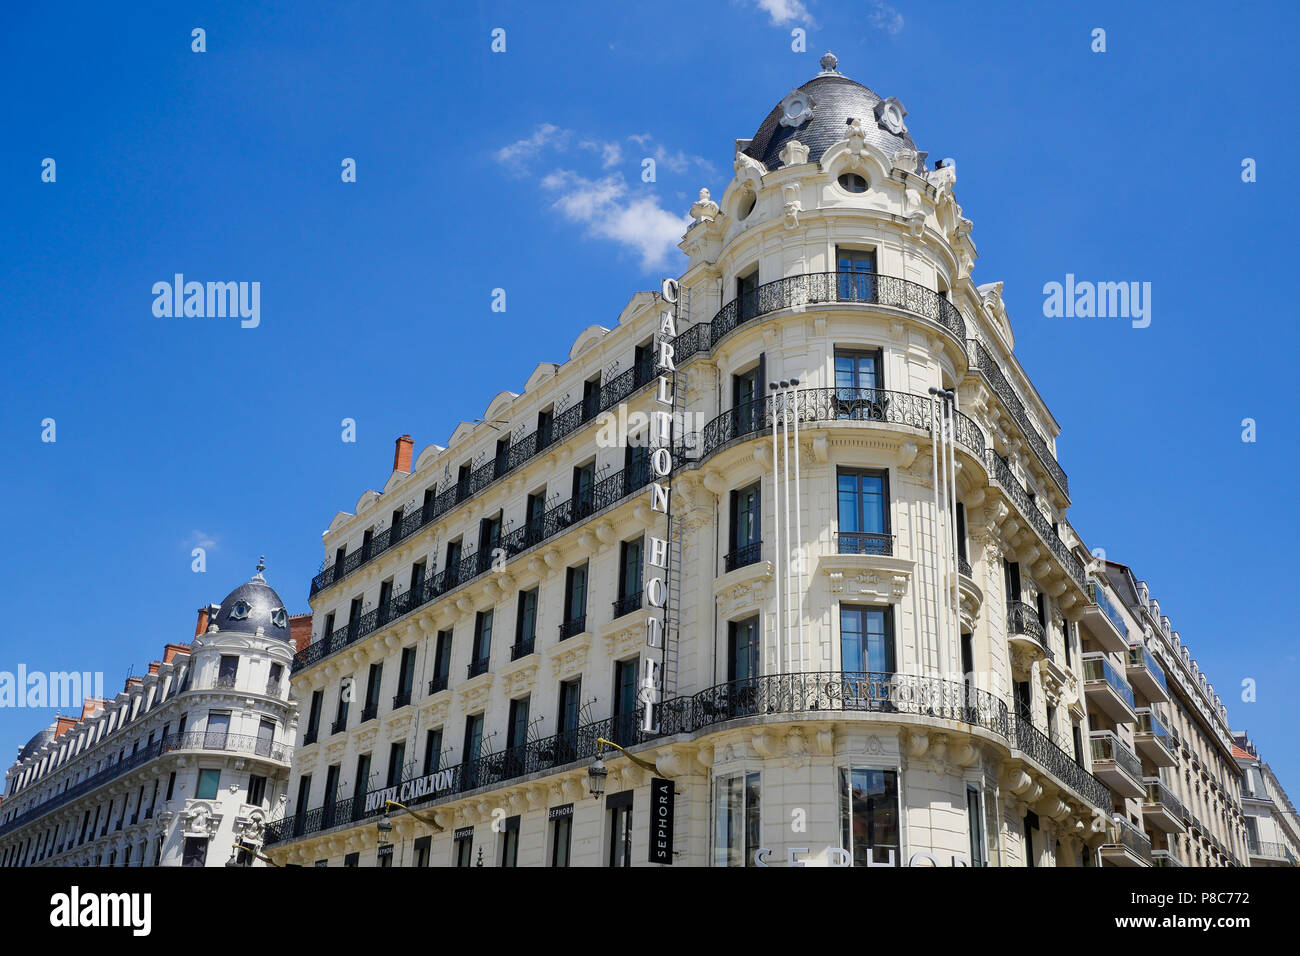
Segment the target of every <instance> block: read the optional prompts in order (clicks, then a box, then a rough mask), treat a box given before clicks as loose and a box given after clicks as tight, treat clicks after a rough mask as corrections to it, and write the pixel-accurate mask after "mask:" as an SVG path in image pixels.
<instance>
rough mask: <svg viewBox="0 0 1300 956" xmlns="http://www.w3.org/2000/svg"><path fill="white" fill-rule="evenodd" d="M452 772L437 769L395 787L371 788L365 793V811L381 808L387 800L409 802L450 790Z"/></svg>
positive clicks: (369, 811) (370, 811) (371, 811)
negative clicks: (371, 789)
mask: <svg viewBox="0 0 1300 956" xmlns="http://www.w3.org/2000/svg"><path fill="white" fill-rule="evenodd" d="M452 783H453V780H452V773H451V771H450V770H438V771H435V772H434V773H429V774H425V775H424V776H423V777H416V778H415V779H414V780H408V781H406V783H403V784H401V785H399V786H396V787H387V788H385V789H383V790H373V791H371V792H370V793H368V794H366V813H374V812H376V811H377V810H382V809H384V807H385V806H386V805H387V803H388V801H389V800H392V801H393V802H395V803H411V802H412V801H415V800H420V799H423V798H424V797H436V796H440V795H442V794H443V793H444V792H447V791H449V790H451V787H452Z"/></svg>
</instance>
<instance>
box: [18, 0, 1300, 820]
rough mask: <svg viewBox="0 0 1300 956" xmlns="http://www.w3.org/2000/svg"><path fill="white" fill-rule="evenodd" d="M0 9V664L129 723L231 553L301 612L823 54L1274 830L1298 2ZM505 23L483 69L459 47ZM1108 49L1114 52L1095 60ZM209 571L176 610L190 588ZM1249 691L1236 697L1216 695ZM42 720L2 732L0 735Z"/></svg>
mask: <svg viewBox="0 0 1300 956" xmlns="http://www.w3.org/2000/svg"><path fill="white" fill-rule="evenodd" d="M133 6H135V5H133ZM462 7H463V8H462ZM5 17H6V20H7V23H6V24H5V29H4V30H2V31H0V74H2V75H3V78H4V88H5V89H8V90H9V91H10V92H9V94H8V96H6V97H5V98H4V102H3V105H2V106H0V124H2V128H3V130H4V133H3V142H4V147H5V148H4V149H3V151H2V153H0V208H2V209H3V213H4V214H3V216H0V306H2V308H0V329H2V333H3V341H2V345H3V347H0V375H2V376H3V382H4V386H3V402H0V435H2V436H3V440H4V450H5V454H4V455H3V456H0V490H2V491H3V495H2V496H0V501H2V502H3V505H2V506H0V507H3V522H4V528H5V530H6V532H7V533H6V536H5V538H6V543H5V546H4V547H3V549H0V582H3V588H4V590H5V591H6V592H7V593H5V595H4V598H5V600H4V607H5V610H6V613H5V614H4V620H3V623H0V670H10V671H13V670H16V668H17V666H18V664H19V663H22V664H25V665H26V666H27V667H28V669H29V670H70V669H75V670H102V671H104V672H105V674H106V675H107V680H108V684H109V687H110V689H116V688H117V687H120V686H121V682H122V680H123V678H124V677H125V676H126V674H127V670H128V668H130V667H132V666H134V668H135V672H136V673H139V672H140V670H141V668H142V667H143V665H144V664H145V663H146V662H147V661H149V660H150V659H152V658H154V657H156V656H157V655H158V652H159V650H160V648H161V646H162V645H163V644H164V643H165V642H167V641H172V640H187V639H189V637H190V635H191V634H192V628H193V621H194V609H195V608H197V607H199V606H200V605H202V604H206V603H207V602H209V601H219V600H220V599H221V598H222V597H223V596H224V595H225V594H226V593H227V592H228V591H229V590H230V589H232V588H233V587H235V586H236V585H237V584H238V583H240V582H241V581H243V580H245V579H247V577H248V576H249V575H250V574H251V573H252V570H253V566H254V565H255V564H256V562H257V558H258V555H259V554H266V555H267V564H268V570H267V577H268V579H269V581H270V582H271V583H272V584H273V585H275V586H276V587H277V588H278V589H279V590H280V592H281V594H282V595H283V596H284V597H285V599H286V601H287V602H288V603H289V605H290V607H291V609H292V610H306V609H307V590H308V583H309V580H310V578H311V576H312V574H314V573H315V571H316V570H317V569H318V567H319V566H320V564H321V559H322V552H321V547H320V538H319V535H320V533H321V531H322V530H323V529H324V528H325V527H326V525H327V524H328V523H329V521H330V519H331V518H332V516H333V515H334V513H335V511H336V510H338V509H341V508H342V509H347V510H351V508H352V506H353V504H354V503H355V501H356V500H357V498H358V496H359V495H360V493H361V492H362V491H363V490H364V489H366V488H369V487H374V488H378V487H382V485H383V483H384V481H385V480H386V478H387V476H388V472H389V465H390V463H391V456H392V443H393V439H394V437H395V436H397V435H399V434H402V433H403V432H409V433H410V434H411V435H413V436H414V438H415V442H416V449H417V452H418V450H419V449H421V448H423V447H424V446H425V445H427V444H429V443H431V442H439V443H445V442H446V440H447V438H448V436H449V435H450V433H451V431H452V429H453V428H454V427H455V425H456V423H457V422H458V421H460V420H461V419H472V418H474V417H477V416H479V415H481V414H482V411H483V409H484V407H485V406H486V404H487V402H488V400H489V399H490V398H491V397H492V396H493V395H494V394H496V393H497V392H498V391H500V390H501V389H506V388H509V389H512V390H515V391H520V390H522V386H523V382H524V381H525V379H526V378H527V376H528V374H529V373H530V372H531V371H532V369H533V367H534V366H535V365H536V363H537V362H538V361H540V360H543V359H547V360H556V361H558V360H561V359H563V358H564V357H565V356H566V355H567V353H568V349H569V347H570V345H571V343H572V341H573V338H574V337H575V335H576V334H577V332H578V331H580V330H581V329H582V328H584V327H586V326H587V325H590V324H593V323H601V324H606V325H612V324H613V323H614V321H615V320H616V318H617V315H618V313H619V311H620V310H621V308H622V306H623V305H624V304H625V303H626V301H627V299H628V298H629V297H630V296H631V295H632V294H633V293H634V292H636V291H637V290H642V289H648V288H651V287H653V286H654V285H656V283H657V279H658V277H659V276H660V275H661V274H663V273H666V272H675V271H678V270H679V269H680V268H681V266H682V263H683V260H682V258H681V257H680V254H679V253H677V251H676V250H675V248H674V247H673V244H672V242H671V241H669V238H670V237H671V236H672V235H673V232H674V230H677V231H678V232H679V231H680V221H681V219H682V217H683V216H684V215H685V212H686V210H687V208H688V207H689V205H690V202H691V200H692V199H693V198H694V197H695V194H696V192H697V191H698V190H699V188H700V187H701V186H707V187H709V188H710V189H712V190H713V192H714V194H715V196H716V195H719V194H720V193H721V191H722V189H723V187H724V186H725V184H726V182H727V179H728V176H729V173H730V166H731V151H732V140H733V139H735V138H737V137H740V138H745V137H749V136H752V135H753V133H754V131H755V130H756V129H757V128H758V125H759V123H760V122H761V121H762V119H763V117H764V116H765V115H766V114H767V112H768V111H769V110H770V109H771V108H772V106H773V105H775V104H776V103H777V102H778V101H779V100H780V99H781V98H782V97H783V96H784V95H785V93H786V92H788V91H789V90H790V89H791V88H793V87H794V86H797V85H798V84H800V83H802V82H804V81H805V80H807V79H808V78H810V77H811V76H812V75H813V74H815V73H816V72H817V69H818V67H817V60H818V58H819V57H820V55H821V54H822V52H823V51H824V50H826V49H827V48H831V49H833V50H834V52H835V53H836V54H837V55H838V57H839V60H840V69H841V70H842V71H843V72H844V73H846V74H847V75H849V76H851V77H853V78H854V79H857V80H860V81H861V82H863V83H865V84H866V85H868V86H870V87H871V88H873V89H874V90H876V91H877V92H878V93H880V94H881V95H882V96H896V97H898V98H899V99H900V100H902V101H903V103H904V104H905V105H906V108H907V109H908V111H909V115H908V120H907V122H908V126H909V128H910V130H911V132H912V134H913V136H914V137H915V138H916V140H917V141H918V143H919V145H920V148H922V149H924V150H928V151H929V152H930V154H931V156H932V157H945V156H946V157H952V158H953V159H955V160H956V162H957V175H958V182H957V198H958V200H959V201H960V202H961V204H962V206H963V208H964V212H965V215H966V216H968V217H969V218H971V219H972V220H974V223H975V228H974V233H973V236H974V239H975V242H976V244H977V246H978V248H979V251H980V253H981V257H980V259H979V261H978V262H977V264H976V268H975V273H974V275H975V278H976V281H978V282H981V283H983V282H992V281H997V280H1002V281H1004V282H1005V283H1006V285H1005V289H1004V296H1005V300H1006V303H1007V306H1008V309H1009V311H1010V315H1011V319H1012V322H1013V324H1014V327H1015V330H1016V335H1017V354H1018V355H1019V357H1020V360H1021V362H1022V363H1023V365H1024V366H1025V368H1026V369H1027V370H1028V372H1029V373H1030V375H1031V376H1032V378H1033V381H1034V382H1035V384H1036V385H1037V387H1038V389H1039V391H1040V392H1041V394H1042V395H1043V397H1044V398H1045V399H1046V401H1047V402H1048V404H1049V405H1050V407H1051V408H1052V410H1053V412H1054V413H1055V416H1056V418H1057V419H1058V421H1059V422H1060V423H1061V426H1062V429H1063V435H1062V437H1061V439H1060V441H1059V452H1060V458H1061V461H1062V464H1063V466H1064V467H1065V469H1066V471H1067V472H1068V474H1069V476H1070V483H1071V489H1072V492H1073V495H1074V500H1075V502H1076V503H1075V505H1074V507H1073V509H1072V510H1071V512H1070V516H1071V519H1072V521H1073V522H1074V524H1075V526H1076V527H1077V528H1078V529H1079V530H1080V531H1081V533H1082V534H1083V535H1084V537H1085V539H1086V540H1087V541H1088V543H1089V544H1090V546H1093V547H1102V548H1105V549H1106V551H1107V553H1108V555H1109V556H1110V557H1111V558H1112V559H1115V560H1119V561H1123V562H1125V563H1128V564H1130V565H1131V566H1132V567H1133V568H1134V569H1135V571H1136V572H1137V574H1138V575H1139V576H1140V577H1143V578H1145V579H1146V580H1148V581H1149V582H1150V583H1151V586H1152V589H1153V592H1154V594H1155V595H1156V596H1157V597H1158V598H1159V599H1160V601H1161V604H1162V606H1163V607H1164V608H1165V609H1166V610H1167V611H1168V613H1169V614H1170V616H1171V617H1172V619H1173V622H1174V625H1175V627H1177V628H1178V629H1179V630H1180V631H1181V633H1182V635H1183V637H1184V639H1185V640H1187V641H1188V642H1189V643H1190V645H1191V647H1192V649H1193V652H1194V654H1195V655H1196V656H1197V658H1198V659H1199V660H1200V661H1201V662H1202V664H1203V666H1204V667H1205V668H1206V670H1207V671H1208V672H1209V674H1210V675H1211V677H1212V679H1213V680H1214V681H1215V683H1216V685H1217V687H1218V688H1220V689H1221V691H1222V692H1223V693H1224V696H1225V698H1226V699H1227V700H1228V706H1229V711H1230V714H1231V717H1232V724H1233V726H1234V728H1236V729H1246V730H1249V731H1250V732H1251V734H1252V735H1253V736H1254V737H1255V739H1256V741H1257V742H1258V743H1259V744H1260V746H1261V747H1262V748H1263V751H1264V754H1265V756H1266V758H1267V759H1269V760H1270V761H1271V762H1272V764H1273V765H1274V767H1275V768H1276V769H1277V770H1278V771H1279V772H1280V773H1281V774H1282V778H1283V781H1284V783H1287V784H1290V785H1291V786H1292V788H1293V793H1295V795H1297V796H1300V757H1298V756H1297V753H1296V748H1295V746H1294V738H1293V734H1292V732H1291V728H1292V726H1293V725H1294V723H1295V721H1296V718H1297V716H1298V715H1300V702H1298V700H1297V698H1298V697H1300V695H1297V694H1296V689H1297V676H1298V675H1300V666H1298V665H1297V654H1298V653H1300V652H1298V651H1297V649H1296V647H1295V641H1296V638H1295V636H1294V634H1293V633H1292V630H1291V628H1292V626H1293V625H1292V623H1291V622H1290V617H1289V614H1290V611H1291V610H1292V606H1293V605H1292V602H1293V600H1294V598H1295V596H1296V588H1295V585H1294V575H1295V570H1294V568H1295V563H1296V562H1295V546H1294V542H1295V540H1296V537H1297V531H1298V530H1300V527H1298V525H1300V520H1298V519H1297V516H1296V508H1295V506H1294V503H1293V502H1292V501H1291V500H1290V499H1291V497H1292V495H1293V493H1294V489H1295V482H1294V480H1293V479H1286V478H1285V475H1287V474H1290V473H1291V472H1292V469H1293V468H1294V467H1295V465H1296V456H1297V452H1296V448H1297V444H1298V443H1297V439H1298V437H1300V436H1298V435H1297V427H1296V424H1295V414H1294V412H1287V411H1286V409H1287V408H1288V407H1294V404H1295V403H1294V401H1293V400H1292V393H1293V389H1294V382H1293V381H1292V380H1290V379H1288V378H1287V375H1288V371H1287V369H1288V368H1289V367H1290V365H1291V361H1292V356H1293V355H1294V354H1295V353H1296V346H1297V338H1298V336H1297V332H1296V330H1295V322H1296V318H1295V309H1294V306H1293V295H1294V293H1293V289H1292V285H1293V284H1292V283H1291V282H1290V281H1288V278H1289V276H1290V275H1291V274H1292V258H1291V257H1292V250H1293V247H1294V234H1293V228H1294V227H1293V222H1294V220H1295V216H1294V214H1295V211H1296V208H1295V207H1296V198H1295V191H1294V190H1293V189H1292V188H1291V185H1290V184H1289V182H1288V181H1287V180H1285V179H1284V178H1283V175H1282V173H1283V172H1284V170H1285V168H1286V167H1285V165H1284V164H1285V163H1286V162H1287V159H1286V157H1287V156H1294V155H1295V154H1296V152H1297V145H1298V144H1297V135H1296V132H1295V124H1294V123H1292V122H1290V121H1289V118H1290V117H1291V116H1292V115H1293V113H1294V109H1293V97H1294V91H1295V81H1294V73H1293V68H1294V52H1293V50H1292V49H1291V45H1290V38H1291V37H1292V36H1293V35H1294V34H1295V31H1296V26H1297V23H1296V21H1297V19H1298V17H1297V14H1296V11H1295V8H1294V6H1292V5H1284V4H1280V3H1279V4H1273V5H1266V4H1243V5H1240V6H1235V7H1233V8H1232V12H1231V13H1230V14H1229V13H1227V12H1226V11H1225V8H1224V7H1223V6H1222V5H1221V4H1209V3H1185V2H1184V3H1177V4H1172V3H1171V4H1155V3H1150V4H1141V5H1134V4H1128V3H1088V4H1041V5H1035V4H1014V5H1013V4H996V3H993V4H990V3H983V4H970V3H934V2H931V3H925V4H919V3H907V2H896V3H893V4H892V5H887V4H884V3H874V4H873V3H871V2H858V3H852V4H849V3H843V4H840V3H829V2H826V0H803V2H802V3H800V2H795V0H768V2H763V3H756V2H741V0H730V2H727V0H724V2H716V3H711V2H705V3H700V2H691V3H685V2H673V0H662V2H656V3H653V4H649V3H647V4H638V5H632V4H609V3H586V2H571V3H566V4H564V5H562V6H558V5H551V4H546V5H542V4H535V3H522V2H521V3H484V4H478V5H472V6H471V5H455V9H453V5H451V4H400V3H367V4H337V3H316V2H313V3H282V4H251V3H220V4H217V3H207V4H186V3H179V2H178V3H157V4H153V5H149V6H145V5H138V8H137V9H128V10H122V9H109V8H106V7H104V6H102V5H99V4H68V3H50V4H43V5H22V6H18V7H13V6H11V7H10V8H9V9H7V10H6V13H5ZM195 27H202V28H203V29H205V30H206V44H207V51H206V52H205V53H194V52H192V51H191V30H192V29H193V28H195ZM497 27H501V28H504V29H505V31H506V52H505V53H495V54H494V53H493V52H491V50H490V42H491V37H490V33H491V31H492V30H493V29H494V28H497ZM796 27H800V28H803V29H805V30H806V31H807V52H805V53H797V52H793V51H792V50H791V43H792V40H791V30H792V29H794V28H796ZM1097 27H1101V28H1104V29H1105V30H1106V41H1107V50H1106V52H1105V53H1093V52H1091V50H1090V45H1091V31H1092V30H1093V29H1094V28H1097ZM1282 119H1287V120H1288V121H1287V122H1281V121H1280V120H1282ZM647 156H651V157H655V158H656V159H657V181H656V182H655V183H653V184H645V183H642V182H641V176H640V174H641V168H642V167H641V161H642V159H643V158H645V157H647ZM46 157H50V158H53V159H54V160H55V162H56V164H57V165H56V176H57V178H56V181H55V182H54V183H43V182H42V181H41V163H42V160H43V159H44V158H46ZM345 157H352V158H354V159H355V160H356V163H357V182H355V183H347V184H345V183H342V182H341V181H340V163H341V162H342V160H343V159H344V158H345ZM1246 157H1250V158H1253V159H1255V160H1256V161H1257V163H1258V182H1256V183H1252V184H1246V183H1243V182H1242V181H1241V175H1240V173H1241V163H1242V160H1243V159H1244V158H1246ZM177 272H181V273H184V274H186V275H187V276H189V277H190V278H194V279H200V280H245V281H258V282H260V283H261V322H260V325H259V326H258V327H257V328H256V329H242V328H240V326H239V322H238V321H237V320H234V319H198V318H181V319H176V318H170V319H168V318H157V317H155V316H154V315H153V312H152V304H153V295H152V293H151V288H152V286H153V283H155V282H157V281H159V280H170V279H171V277H172V276H173V274H175V273H177ZM1066 273H1073V274H1075V275H1076V276H1077V277H1079V278H1081V279H1093V280H1115V281H1118V280H1128V281H1143V282H1150V283H1151V284H1152V322H1151V325H1150V327H1149V328H1146V329H1134V328H1132V327H1131V326H1130V324H1129V323H1128V322H1127V321H1125V320H1121V319H1095V318H1094V319H1064V318H1050V319H1049V318H1045V317H1044V316H1043V309H1042V303H1043V294H1042V287H1043V284H1044V283H1046V282H1049V281H1061V280H1063V278H1064V276H1065V274H1066ZM495 288H505V289H506V290H507V303H508V307H507V311H506V312H505V313H504V314H502V313H494V312H492V311H490V306H491V294H492V290H493V289H495ZM345 417H348V418H353V419H355V420H356V422H357V441H356V442H355V443H354V444H348V443H344V442H342V441H341V440H340V421H341V420H342V419H343V418H345ZM1246 417H1251V418H1254V419H1256V421H1257V423H1258V440H1257V441H1256V442H1254V443H1243V441H1242V440H1241V430H1242V428H1241V421H1242V419H1243V418H1246ZM45 418H54V419H55V421H56V423H57V426H56V427H57V441H56V442H55V443H53V444H50V443H44V442H42V441H41V421H42V420H43V419H45ZM1288 488H1291V489H1292V492H1290V493H1288V492H1287V489H1288ZM199 544H204V545H206V547H207V548H208V561H207V572H206V573H205V574H195V573H193V572H192V571H191V569H190V561H191V558H190V550H191V548H192V547H194V546H196V545H199ZM1247 678H1249V679H1253V680H1255V681H1256V682H1257V700H1256V701H1255V702H1253V703H1244V702H1241V701H1240V700H1239V699H1238V697H1239V695H1240V691H1239V689H1238V688H1239V687H1240V684H1241V682H1242V680H1243V679H1247ZM51 716H52V712H43V713H38V712H34V711H29V710H23V709H4V710H0V741H7V742H8V743H7V744H5V746H17V745H18V744H20V743H21V742H23V741H25V740H26V739H27V738H28V737H30V736H31V735H32V734H33V733H34V732H35V731H36V730H37V729H38V728H39V727H40V726H43V725H44V724H45V723H46V722H47V721H48V719H49V718H50V717H51ZM10 753H12V751H10ZM6 760H7V758H6Z"/></svg>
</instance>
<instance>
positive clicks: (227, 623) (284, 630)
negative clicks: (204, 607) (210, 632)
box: [210, 561, 289, 641]
mask: <svg viewBox="0 0 1300 956" xmlns="http://www.w3.org/2000/svg"><path fill="white" fill-rule="evenodd" d="M265 567H266V566H265V565H264V564H263V563H261V562H260V561H259V562H258V565H257V573H256V574H254V575H253V577H252V579H251V580H249V581H248V582H247V583H246V584H241V585H240V586H239V587H237V588H235V590H233V591H231V592H230V593H229V594H227V595H226V598H225V600H224V601H222V602H221V605H220V607H218V608H217V613H216V614H214V615H212V617H211V619H210V624H215V625H216V626H217V627H219V628H220V629H221V630H222V631H228V632H232V633H237V634H256V633H257V629H258V628H259V627H260V628H262V633H263V634H264V635H266V636H268V637H278V638H281V639H282V640H286V641H287V640H289V612H288V611H287V610H286V609H285V606H284V601H283V600H281V598H280V595H278V594H276V593H275V589H274V588H272V587H271V586H270V585H269V584H267V583H266V579H265V578H263V577H262V571H263V570H264V568H265Z"/></svg>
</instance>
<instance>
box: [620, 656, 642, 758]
mask: <svg viewBox="0 0 1300 956" xmlns="http://www.w3.org/2000/svg"><path fill="white" fill-rule="evenodd" d="M639 667H640V661H639V659H638V658H635V657H633V658H631V659H630V660H626V661H615V662H614V714H613V717H614V728H613V729H614V732H615V733H616V734H617V735H618V736H617V737H615V738H613V739H614V740H615V741H619V740H632V739H633V737H634V736H635V734H636V681H637V673H638V668H639Z"/></svg>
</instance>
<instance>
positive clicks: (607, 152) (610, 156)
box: [578, 139, 623, 169]
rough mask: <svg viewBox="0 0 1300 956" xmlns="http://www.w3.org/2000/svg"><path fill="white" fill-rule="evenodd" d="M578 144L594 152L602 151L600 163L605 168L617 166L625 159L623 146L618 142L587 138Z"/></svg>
mask: <svg viewBox="0 0 1300 956" xmlns="http://www.w3.org/2000/svg"><path fill="white" fill-rule="evenodd" d="M578 146H580V147H581V148H582V149H586V150H590V151H591V152H593V153H600V165H601V167H602V168H604V169H609V167H611V166H617V165H618V164H619V163H621V162H622V161H623V147H622V146H620V145H619V144H618V143H616V142H596V141H595V140H590V139H587V140H583V141H582V142H581V143H579V144H578Z"/></svg>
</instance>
